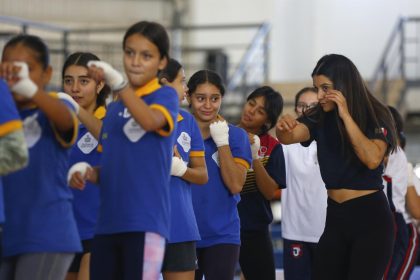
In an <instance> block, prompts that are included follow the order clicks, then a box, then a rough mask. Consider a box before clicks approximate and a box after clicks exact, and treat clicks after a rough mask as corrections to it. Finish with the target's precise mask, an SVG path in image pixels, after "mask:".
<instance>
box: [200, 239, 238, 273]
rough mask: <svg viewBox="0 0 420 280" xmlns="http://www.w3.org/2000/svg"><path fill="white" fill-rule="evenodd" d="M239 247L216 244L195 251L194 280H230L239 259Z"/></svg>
mask: <svg viewBox="0 0 420 280" xmlns="http://www.w3.org/2000/svg"><path fill="white" fill-rule="evenodd" d="M239 247H240V246H239V245H234V244H218V245H214V246H211V247H206V248H199V249H197V259H198V269H197V270H196V271H195V280H201V279H203V275H204V277H205V279H206V280H232V279H233V277H234V276H235V266H236V264H237V262H238V259H239Z"/></svg>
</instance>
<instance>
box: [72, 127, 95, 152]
mask: <svg viewBox="0 0 420 280" xmlns="http://www.w3.org/2000/svg"><path fill="white" fill-rule="evenodd" d="M97 146H98V141H97V140H96V139H95V137H93V136H92V134H90V132H87V133H86V134H85V135H83V136H82V137H80V139H79V141H77V147H79V149H80V150H81V151H82V152H83V153H84V154H89V153H90V152H92V151H93V150H94V149H95V148H96V147H97Z"/></svg>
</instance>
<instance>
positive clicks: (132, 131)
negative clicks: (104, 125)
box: [123, 118, 146, 143]
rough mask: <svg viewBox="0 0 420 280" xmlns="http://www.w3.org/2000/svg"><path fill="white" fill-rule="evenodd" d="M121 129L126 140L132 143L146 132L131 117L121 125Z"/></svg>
mask: <svg viewBox="0 0 420 280" xmlns="http://www.w3.org/2000/svg"><path fill="white" fill-rule="evenodd" d="M123 131H124V134H125V136H127V138H128V140H130V141H131V142H133V143H134V142H137V141H139V140H140V139H141V138H142V137H143V135H144V134H145V133H146V131H145V130H144V129H143V127H141V126H140V125H139V124H138V123H137V122H136V121H135V120H134V119H133V118H131V119H129V120H128V121H127V123H126V124H125V125H124V127H123Z"/></svg>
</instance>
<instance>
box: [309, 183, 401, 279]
mask: <svg viewBox="0 0 420 280" xmlns="http://www.w3.org/2000/svg"><path fill="white" fill-rule="evenodd" d="M393 246H394V224H393V220H392V214H391V210H390V208H389V205H388V201H387V199H386V197H385V194H384V193H383V192H382V191H378V192H375V193H373V194H369V195H365V196H362V197H359V198H355V199H351V200H348V201H345V202H343V203H337V202H335V201H333V200H332V199H328V208H327V219H326V225H325V230H324V233H323V234H322V236H321V239H320V240H319V243H318V248H317V250H316V257H315V265H314V279H316V280H317V279H320V280H321V279H322V280H325V279H334V280H336V279H352V280H353V279H354V280H363V279H366V280H376V279H378V280H379V279H382V276H383V275H384V272H385V270H386V267H387V264H388V262H389V261H390V258H391V255H392V249H393Z"/></svg>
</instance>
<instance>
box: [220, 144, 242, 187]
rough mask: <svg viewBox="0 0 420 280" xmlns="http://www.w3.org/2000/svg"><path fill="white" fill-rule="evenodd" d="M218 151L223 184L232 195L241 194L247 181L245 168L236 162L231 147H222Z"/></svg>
mask: <svg viewBox="0 0 420 280" xmlns="http://www.w3.org/2000/svg"><path fill="white" fill-rule="evenodd" d="M218 151H219V164H220V172H221V174H222V179H223V182H224V183H225V185H226V186H227V188H228V189H229V191H230V193H232V194H237V193H240V192H241V190H242V188H243V185H244V183H245V180H246V169H245V167H244V166H242V165H240V164H238V163H236V162H235V160H234V158H233V156H232V153H231V151H230V147H229V146H221V147H219V148H218Z"/></svg>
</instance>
